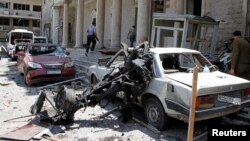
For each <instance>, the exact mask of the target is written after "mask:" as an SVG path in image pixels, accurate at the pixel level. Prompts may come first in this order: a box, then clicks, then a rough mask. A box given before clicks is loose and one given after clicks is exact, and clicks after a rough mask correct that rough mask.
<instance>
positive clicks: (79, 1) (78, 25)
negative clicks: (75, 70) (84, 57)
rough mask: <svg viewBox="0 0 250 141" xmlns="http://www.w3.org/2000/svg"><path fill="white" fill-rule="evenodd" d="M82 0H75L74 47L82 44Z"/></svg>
mask: <svg viewBox="0 0 250 141" xmlns="http://www.w3.org/2000/svg"><path fill="white" fill-rule="evenodd" d="M83 12H84V0H77V5H76V44H75V47H82V44H83V20H84V14H83Z"/></svg>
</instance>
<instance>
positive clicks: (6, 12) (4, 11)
mask: <svg viewBox="0 0 250 141" xmlns="http://www.w3.org/2000/svg"><path fill="white" fill-rule="evenodd" d="M9 13H10V12H9V9H8V8H0V14H3V15H9Z"/></svg>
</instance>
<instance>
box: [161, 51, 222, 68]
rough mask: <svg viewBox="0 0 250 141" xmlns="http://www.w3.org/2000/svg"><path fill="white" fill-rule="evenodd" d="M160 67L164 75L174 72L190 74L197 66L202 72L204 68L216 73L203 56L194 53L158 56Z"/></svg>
mask: <svg viewBox="0 0 250 141" xmlns="http://www.w3.org/2000/svg"><path fill="white" fill-rule="evenodd" d="M160 59H161V63H162V67H163V69H164V72H165V73H174V72H190V71H192V70H193V68H194V67H195V65H197V66H198V67H199V69H200V71H202V70H203V69H204V67H205V66H207V67H208V68H209V70H210V72H212V71H216V70H217V69H216V67H214V65H212V64H211V63H210V62H209V61H208V60H207V59H206V58H205V57H204V56H202V55H201V54H195V53H174V54H173V53H171V54H160Z"/></svg>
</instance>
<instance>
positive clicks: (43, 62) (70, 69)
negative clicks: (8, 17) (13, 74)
mask: <svg viewBox="0 0 250 141" xmlns="http://www.w3.org/2000/svg"><path fill="white" fill-rule="evenodd" d="M17 64H18V66H17V68H18V71H19V72H20V73H21V74H24V80H25V83H26V84H27V85H32V84H34V83H38V82H42V81H61V80H66V79H71V78H74V77H75V73H76V70H75V67H74V63H73V62H72V60H71V58H70V57H68V56H67V55H66V54H65V52H64V51H63V49H62V48H61V47H59V46H57V45H53V44H28V45H27V46H26V47H25V50H24V51H20V52H18V60H17Z"/></svg>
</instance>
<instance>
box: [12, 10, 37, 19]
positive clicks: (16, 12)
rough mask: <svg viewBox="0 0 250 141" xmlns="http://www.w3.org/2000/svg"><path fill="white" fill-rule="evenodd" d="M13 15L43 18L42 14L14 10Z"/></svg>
mask: <svg viewBox="0 0 250 141" xmlns="http://www.w3.org/2000/svg"><path fill="white" fill-rule="evenodd" d="M11 15H19V16H30V17H41V12H34V11H23V10H13V13H11Z"/></svg>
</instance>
